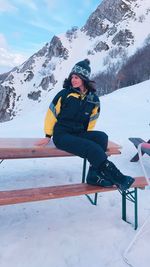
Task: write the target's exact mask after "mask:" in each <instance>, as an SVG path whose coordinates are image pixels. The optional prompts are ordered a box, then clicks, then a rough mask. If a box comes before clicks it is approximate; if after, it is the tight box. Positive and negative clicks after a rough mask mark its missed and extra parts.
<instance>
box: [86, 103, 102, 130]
mask: <svg viewBox="0 0 150 267" xmlns="http://www.w3.org/2000/svg"><path fill="white" fill-rule="evenodd" d="M99 114H100V108H99V106H96V107H95V108H94V109H93V110H92V114H91V116H90V121H89V124H88V128H87V131H92V130H93V129H94V127H95V124H96V121H97V119H98V117H99Z"/></svg>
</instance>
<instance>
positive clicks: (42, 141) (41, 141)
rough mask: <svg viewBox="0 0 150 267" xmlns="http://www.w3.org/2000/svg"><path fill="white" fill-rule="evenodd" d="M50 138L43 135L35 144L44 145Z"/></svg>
mask: <svg viewBox="0 0 150 267" xmlns="http://www.w3.org/2000/svg"><path fill="white" fill-rule="evenodd" d="M50 140H51V138H50V137H45V138H42V139H40V140H39V141H37V142H36V143H35V145H36V146H46V145H47V144H48V143H49V142H50Z"/></svg>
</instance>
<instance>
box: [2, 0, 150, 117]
mask: <svg viewBox="0 0 150 267" xmlns="http://www.w3.org/2000/svg"><path fill="white" fill-rule="evenodd" d="M149 25H150V2H149V0H103V2H102V3H101V4H100V5H99V6H98V7H97V9H96V10H95V11H94V12H93V13H92V14H91V16H90V17H89V18H88V20H87V22H86V24H85V25H84V26H83V27H82V28H81V29H78V28H77V27H73V28H72V29H71V30H68V31H67V32H66V33H65V34H62V35H60V36H58V37H57V36H54V37H53V38H52V40H51V41H50V42H48V43H46V44H45V46H44V47H43V48H41V49H40V50H39V51H38V52H37V53H35V54H34V55H32V56H31V57H30V58H29V59H28V60H27V61H26V62H24V63H23V64H22V65H21V66H18V67H16V68H14V69H13V70H12V71H11V72H9V73H8V75H7V74H3V75H0V81H1V83H0V121H7V120H10V119H12V118H13V116H16V115H20V114H21V113H22V110H25V111H26V112H30V109H31V108H32V110H33V108H34V107H35V108H36V109H38V108H39V106H41V105H44V104H45V103H46V104H48V102H49V98H50V97H52V96H53V95H54V94H56V92H57V91H59V90H60V89H61V88H62V82H63V80H64V78H65V77H67V76H68V74H69V72H70V70H71V68H72V66H73V65H74V64H75V63H76V62H78V61H80V60H82V59H84V58H89V59H90V61H91V67H92V72H93V73H92V74H93V75H95V74H96V73H98V72H100V71H102V70H106V69H107V68H108V67H109V66H110V64H111V63H112V62H113V63H116V64H118V63H119V64H118V66H120V65H121V62H123V60H124V59H125V58H127V57H129V56H131V55H132V54H134V52H135V51H136V49H137V48H140V47H142V46H143V45H144V42H145V40H146V39H147V38H148V36H149V32H150V31H149ZM27 100H28V105H26V103H27ZM27 106H28V108H27Z"/></svg>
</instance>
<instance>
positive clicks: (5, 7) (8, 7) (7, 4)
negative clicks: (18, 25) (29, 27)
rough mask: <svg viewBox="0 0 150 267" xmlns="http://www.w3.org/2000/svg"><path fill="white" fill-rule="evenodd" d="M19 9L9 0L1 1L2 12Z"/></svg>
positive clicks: (0, 8) (0, 9)
mask: <svg viewBox="0 0 150 267" xmlns="http://www.w3.org/2000/svg"><path fill="white" fill-rule="evenodd" d="M16 10H17V8H16V7H15V6H14V5H13V4H12V3H11V1H9V0H0V12H10V11H16Z"/></svg>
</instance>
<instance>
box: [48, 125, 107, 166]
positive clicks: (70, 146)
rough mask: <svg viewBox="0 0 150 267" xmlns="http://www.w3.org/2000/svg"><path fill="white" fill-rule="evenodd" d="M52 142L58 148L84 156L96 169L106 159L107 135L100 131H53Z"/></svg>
mask: <svg viewBox="0 0 150 267" xmlns="http://www.w3.org/2000/svg"><path fill="white" fill-rule="evenodd" d="M53 141H54V144H55V145H56V147H57V148H58V149H61V150H65V151H67V152H69V153H72V154H74V155H76V156H79V157H81V158H86V159H87V160H88V161H89V163H90V164H91V165H92V166H93V167H94V168H96V169H99V168H100V165H101V164H102V163H103V162H104V161H105V160H106V159H107V155H106V153H105V152H106V149H107V145H108V136H107V134H106V133H104V132H101V131H86V132H82V133H76V134H73V133H69V132H67V131H65V130H62V131H56V133H55V131H54V135H53Z"/></svg>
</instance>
